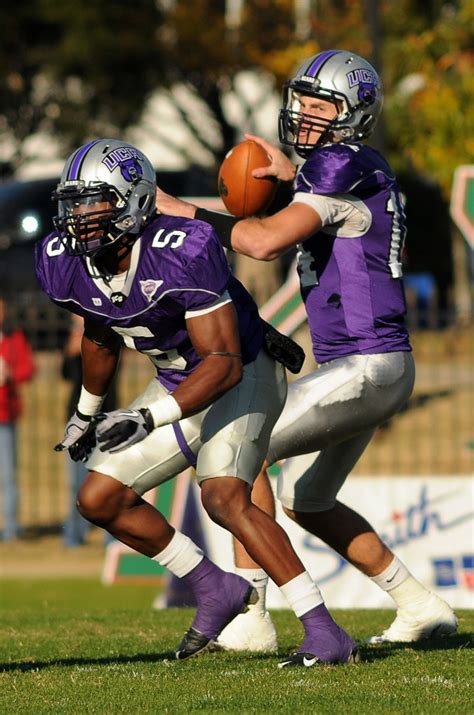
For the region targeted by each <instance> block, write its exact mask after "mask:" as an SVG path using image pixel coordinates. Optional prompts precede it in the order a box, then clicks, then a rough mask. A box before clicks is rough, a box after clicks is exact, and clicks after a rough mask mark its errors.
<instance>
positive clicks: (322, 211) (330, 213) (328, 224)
mask: <svg viewBox="0 0 474 715" xmlns="http://www.w3.org/2000/svg"><path fill="white" fill-rule="evenodd" d="M292 203H302V204H306V205H307V206H310V207H311V208H312V209H314V210H315V211H317V213H318V214H319V215H320V217H321V221H322V223H323V227H324V233H329V234H330V235H331V236H343V237H346V238H356V237H359V236H363V235H364V234H365V233H367V231H368V230H369V228H370V226H371V225H372V214H371V213H370V211H369V209H368V208H367V206H366V205H365V204H364V202H363V201H360V199H357V198H356V197H355V196H352V194H328V195H326V196H323V195H321V194H308V193H306V192H297V193H296V194H295V195H294V197H293V202H292Z"/></svg>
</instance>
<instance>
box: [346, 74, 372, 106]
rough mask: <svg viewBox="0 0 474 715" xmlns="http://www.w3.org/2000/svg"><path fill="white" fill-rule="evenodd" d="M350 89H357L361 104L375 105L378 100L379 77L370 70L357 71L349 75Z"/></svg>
mask: <svg viewBox="0 0 474 715" xmlns="http://www.w3.org/2000/svg"><path fill="white" fill-rule="evenodd" d="M346 77H347V82H348V84H349V88H350V89H352V88H353V87H357V99H358V100H359V102H360V103H361V104H365V105H370V104H373V103H374V102H375V100H376V98H377V85H378V82H377V77H376V75H375V74H374V73H373V72H372V71H371V70H368V69H363V68H360V69H356V70H351V71H350V72H348V73H347V75H346Z"/></svg>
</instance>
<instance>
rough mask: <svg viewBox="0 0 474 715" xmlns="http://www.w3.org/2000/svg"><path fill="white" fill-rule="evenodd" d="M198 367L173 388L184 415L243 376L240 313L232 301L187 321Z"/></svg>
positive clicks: (226, 389) (199, 408) (201, 405)
mask: <svg viewBox="0 0 474 715" xmlns="http://www.w3.org/2000/svg"><path fill="white" fill-rule="evenodd" d="M186 327H187V329H188V333H189V337H190V339H191V342H192V343H193V346H194V349H195V350H196V352H197V353H198V355H199V356H200V357H201V358H202V362H201V363H200V364H199V365H198V367H197V368H196V369H195V370H194V371H193V372H192V373H191V374H190V375H189V377H187V378H186V380H184V381H183V382H182V383H181V384H180V385H179V386H178V387H177V388H176V390H175V391H174V392H173V397H174V399H175V400H176V402H177V403H178V404H179V406H180V407H181V410H182V413H183V417H188V416H189V415H192V414H195V413H196V412H200V411H201V410H203V409H204V408H206V407H208V406H209V405H210V404H212V403H213V402H215V401H216V400H217V399H218V398H219V397H221V395H223V394H224V393H225V392H227V391H228V390H230V389H231V388H232V387H234V385H236V384H237V383H238V382H239V381H240V379H241V377H242V360H241V356H240V340H239V333H238V327H237V317H236V314H235V309H234V306H233V304H232V303H226V305H224V306H222V307H221V308H218V309H217V310H214V311H212V312H211V313H206V314H205V315H201V316H198V317H195V318H190V319H188V320H187V321H186Z"/></svg>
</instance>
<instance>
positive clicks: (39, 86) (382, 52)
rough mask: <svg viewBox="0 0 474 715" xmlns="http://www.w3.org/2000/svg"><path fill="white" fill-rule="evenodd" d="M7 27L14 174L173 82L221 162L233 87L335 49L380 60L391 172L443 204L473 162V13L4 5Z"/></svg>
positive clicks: (110, 124) (470, 9)
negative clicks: (436, 192) (216, 135)
mask: <svg viewBox="0 0 474 715" xmlns="http://www.w3.org/2000/svg"><path fill="white" fill-rule="evenodd" d="M232 8H235V9H234V11H233V12H234V14H232ZM374 13H377V21H378V24H377V26H378V28H379V36H378V37H377V38H376V42H377V47H376V48H375V47H374V44H375V43H374V37H372V36H371V20H373V17H371V15H373V14H374ZM0 23H1V26H2V27H3V42H2V45H1V47H0V58H1V64H2V68H3V69H2V72H1V76H0V126H1V129H2V133H3V134H4V137H7V136H8V138H9V142H10V146H11V147H14V149H15V151H14V153H13V154H12V156H11V157H10V167H9V169H10V171H12V170H14V169H15V168H17V167H18V166H19V165H20V164H21V161H22V144H23V142H24V141H25V139H26V138H27V137H28V136H29V135H31V134H33V133H35V132H38V131H39V130H43V131H48V132H50V133H53V134H54V135H55V137H56V138H59V139H60V140H61V148H62V150H63V151H64V153H67V152H68V151H70V150H71V149H72V148H73V147H74V146H76V145H77V144H79V143H81V142H82V141H85V140H86V139H87V138H88V137H90V136H93V135H98V134H101V133H102V134H103V133H117V132H120V131H123V130H124V129H125V128H126V127H127V126H129V125H131V124H132V123H133V122H136V121H137V120H138V119H139V117H140V114H141V112H142V110H143V108H144V106H145V104H146V101H147V99H148V98H149V97H150V95H151V93H152V92H153V91H154V90H156V89H157V88H158V87H160V86H164V87H166V86H168V87H169V86H171V85H172V84H173V83H176V82H184V83H186V84H188V85H190V86H191V87H193V88H194V89H195V90H196V91H197V93H198V94H199V96H200V97H201V98H202V99H204V100H205V102H206V103H207V104H208V106H209V107H210V109H211V111H212V113H213V115H214V117H215V119H216V120H217V123H218V125H219V126H220V128H221V132H222V142H221V144H220V147H219V149H218V150H217V154H218V155H219V156H218V157H217V160H218V159H219V158H220V157H221V156H222V153H223V152H225V151H227V150H228V148H229V147H230V146H232V145H233V143H234V142H235V139H236V136H238V127H235V126H232V125H231V124H230V122H229V119H228V118H227V117H226V113H225V111H224V110H223V106H222V98H223V95H224V93H225V92H226V91H227V90H228V89H229V87H230V86H232V83H233V81H234V78H235V76H236V74H237V73H238V72H239V71H240V70H242V69H247V70H248V69H252V68H257V69H258V70H262V69H263V70H264V71H267V72H268V74H269V75H271V76H272V77H273V78H274V83H275V88H276V89H277V91H280V89H281V85H282V83H283V81H284V80H285V79H286V78H287V77H288V76H289V75H290V74H291V73H292V71H293V70H294V68H295V66H296V65H297V64H298V63H299V62H300V61H301V60H302V59H303V58H305V57H307V56H309V55H310V54H313V53H315V52H318V51H320V50H324V49H328V48H331V47H346V48H350V49H352V50H354V51H355V52H358V53H360V54H362V55H364V56H367V57H371V58H373V57H374V53H376V54H377V57H378V62H379V64H380V67H378V69H379V70H380V71H381V73H382V76H383V80H384V85H385V93H386V105H385V137H386V146H385V150H386V152H387V154H388V156H389V159H390V161H391V163H392V165H393V166H394V168H395V169H396V170H397V171H409V170H415V171H416V172H418V173H420V174H422V175H425V176H426V177H428V178H429V179H430V180H431V181H434V182H436V183H437V184H438V185H439V186H440V187H441V190H442V192H443V195H444V196H445V198H446V197H447V196H448V194H449V190H450V186H451V179H452V175H453V171H454V169H455V167H456V166H458V165H459V164H464V163H469V162H470V161H473V159H474V131H473V129H474V118H473V113H472V111H471V112H469V111H468V110H469V107H472V100H473V96H474V79H473V73H472V55H473V49H472V48H473V47H474V4H473V3H472V2H471V0H452V1H450V2H444V1H442V0H398V2H396V3H394V2H392V1H391V0H381V1H380V2H372V3H371V2H367V0H306V1H305V0H303V1H302V0H227V1H225V0H217V1H216V0H193V3H192V4H190V3H187V2H184V0H161V1H160V0H134V2H133V3H128V2H123V1H120V0H119V1H117V0H95V1H94V2H84V3H81V4H77V3H76V2H75V1H74V0H61V1H59V0H22V2H20V3H16V4H15V5H14V6H11V5H9V4H8V3H3V4H2V6H1V8H0ZM273 121H274V122H275V123H276V117H274V119H273Z"/></svg>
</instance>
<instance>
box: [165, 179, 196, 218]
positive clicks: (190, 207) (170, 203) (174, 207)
mask: <svg viewBox="0 0 474 715" xmlns="http://www.w3.org/2000/svg"><path fill="white" fill-rule="evenodd" d="M155 204H156V210H157V211H158V213H161V214H164V215H165V216H182V217H183V218H194V214H195V213H196V208H197V206H194V204H190V203H189V202H188V201H182V199H177V198H176V197H175V196H170V194H165V192H164V191H162V190H161V189H160V188H159V187H158V186H157V187H156V200H155Z"/></svg>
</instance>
